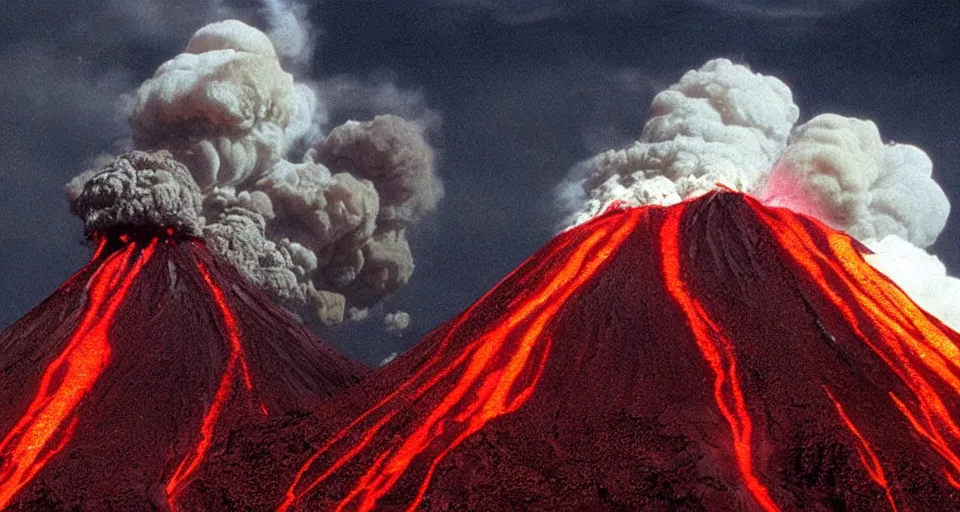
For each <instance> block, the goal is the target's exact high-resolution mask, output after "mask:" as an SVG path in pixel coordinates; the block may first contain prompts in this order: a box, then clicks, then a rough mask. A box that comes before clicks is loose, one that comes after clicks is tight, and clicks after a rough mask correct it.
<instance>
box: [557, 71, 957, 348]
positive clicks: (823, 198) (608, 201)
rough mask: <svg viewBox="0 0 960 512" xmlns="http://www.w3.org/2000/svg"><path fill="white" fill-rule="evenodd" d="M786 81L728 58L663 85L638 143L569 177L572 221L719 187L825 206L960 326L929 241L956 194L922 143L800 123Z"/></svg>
mask: <svg viewBox="0 0 960 512" xmlns="http://www.w3.org/2000/svg"><path fill="white" fill-rule="evenodd" d="M798 118H799V109H798V107H797V106H796V105H795V104H794V103H793V97H792V93H791V91H790V89H789V87H787V85H786V84H784V83H783V82H781V81H780V80H778V79H777V78H775V77H771V76H764V75H762V74H759V73H754V72H752V71H751V70H750V69H749V68H747V67H746V66H742V65H738V64H733V63H732V62H730V61H728V60H726V59H716V60H711V61H709V62H707V63H706V64H704V65H703V66H702V67H701V68H700V69H697V70H692V71H688V72H687V73H686V74H684V75H683V77H682V78H681V79H680V81H679V82H677V83H676V84H674V85H672V86H670V87H669V88H668V89H667V90H665V91H663V92H661V93H660V94H658V95H657V96H656V97H655V98H654V99H653V103H652V105H651V107H650V119H649V120H648V121H647V123H646V125H645V126H644V129H643V132H642V133H641V135H640V137H639V139H638V140H637V141H636V142H634V143H633V144H632V145H631V146H630V147H628V148H625V149H619V150H609V151H605V152H603V153H600V154H598V155H596V156H594V157H593V158H591V159H589V160H587V161H586V162H583V163H581V164H579V165H578V166H577V167H575V168H574V171H573V172H572V173H571V177H570V178H569V179H568V180H567V181H565V182H564V183H562V184H561V186H560V187H559V190H560V199H561V201H562V202H563V203H565V204H564V207H565V208H566V209H567V210H568V213H569V216H568V218H567V220H566V221H565V227H569V226H574V225H578V224H581V223H583V222H585V221H587V220H589V219H591V218H593V217H595V216H597V215H598V214H600V213H602V212H603V211H605V209H606V208H608V207H609V206H610V205H612V204H615V203H617V204H624V205H627V206H637V205H645V204H658V205H672V204H676V203H678V202H680V201H682V200H684V199H689V198H693V197H697V196H700V195H702V194H704V193H706V192H708V191H711V190H716V189H717V188H719V187H727V188H731V189H735V190H740V191H744V192H746V193H749V194H751V195H754V196H756V197H758V198H759V199H761V200H762V201H763V202H764V203H766V204H768V205H770V206H782V207H786V208H789V209H791V210H793V211H796V212H800V213H804V214H807V215H810V216H812V217H815V218H817V219H819V220H821V221H823V222H824V223H826V224H827V225H829V226H831V227H833V228H836V229H840V230H843V231H845V232H847V233H849V234H850V235H852V236H854V237H855V238H857V239H858V240H860V241H861V242H863V243H864V244H865V245H866V246H867V247H869V248H870V249H871V250H872V251H873V252H874V254H871V255H868V256H867V260H868V261H869V262H870V263H871V264H872V265H873V266H874V267H875V268H877V269H878V270H880V271H882V272H884V273H885V274H886V275H887V276H889V277H890V278H891V279H892V280H893V281H894V282H896V283H897V284H898V285H899V286H900V287H901V288H903V289H904V291H906V292H907V293H909V294H910V296H911V298H912V299H913V300H915V301H916V302H917V303H918V304H920V305H921V306H922V307H924V308H925V309H927V310H928V311H929V312H930V313H932V314H934V315H936V316H937V317H939V318H940V319H942V320H943V321H945V322H946V323H948V324H949V325H951V326H952V327H953V328H954V329H960V315H958V314H957V312H956V306H955V305H956V303H957V299H958V297H960V280H958V279H955V278H952V277H949V276H947V275H946V270H945V269H944V267H943V265H942V264H941V263H940V261H939V260H938V259H937V258H936V257H935V256H933V255H930V254H929V253H927V252H926V251H924V250H923V248H925V247H928V246H930V245H931V244H933V242H934V241H935V240H936V238H937V236H938V235H939V234H940V232H941V231H942V230H943V228H944V226H945V224H946V220H947V215H948V213H949V211H950V204H949V202H948V201H947V198H946V195H945V194H944V193H943V190H942V189H941V188H940V187H939V186H938V185H937V183H936V182H934V181H933V178H932V173H933V163H932V162H931V161H930V158H929V157H928V156H927V155H926V153H924V152H923V151H922V150H921V149H919V148H917V147H915V146H911V145H907V144H893V143H889V144H884V142H883V140H882V138H881V136H880V131H879V130H878V128H877V126H876V125H875V124H874V123H873V122H871V121H869V120H861V119H855V118H850V117H844V116H839V115H836V114H822V115H818V116H816V117H814V118H812V119H810V120H809V121H808V122H806V123H804V124H801V125H798V126H794V125H795V123H796V122H797V120H798Z"/></svg>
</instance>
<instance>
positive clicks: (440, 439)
mask: <svg viewBox="0 0 960 512" xmlns="http://www.w3.org/2000/svg"><path fill="white" fill-rule="evenodd" d="M94 239H95V240H96V241H97V244H98V248H97V251H96V254H95V255H94V256H93V258H92V260H91V262H90V263H89V264H88V265H87V266H86V267H85V268H83V269H82V270H80V271H79V272H78V273H77V274H76V275H75V276H73V277H72V278H70V279H69V280H68V281H67V282H66V283H64V285H63V286H62V287H61V288H60V289H59V290H57V291H56V292H55V293H54V294H53V295H52V296H51V297H50V298H49V299H48V300H46V301H45V302H44V303H42V304H41V305H40V306H38V307H37V308H36V309H34V310H33V311H32V312H30V313H29V314H28V315H27V316H26V317H24V318H23V319H22V320H20V321H19V322H17V323H16V324H14V325H13V326H12V327H11V328H10V329H8V330H7V331H6V332H5V333H3V335H2V336H0V407H2V408H3V409H2V413H0V434H2V435H3V438H2V441H0V456H2V459H0V463H2V465H0V508H4V507H6V508H8V509H9V510H17V511H19V510H31V511H32V510H144V509H154V510H188V511H192V510H256V511H259V510H275V511H279V512H282V511H291V510H302V511H325V510H350V511H354V510H454V509H456V510H489V511H502V510H764V511H773V510H871V511H873V510H918V511H919V510H957V509H960V491H958V487H960V423H958V422H960V349H958V346H960V335H958V334H957V333H954V332H953V331H950V330H949V329H948V328H946V327H945V326H944V325H943V324H942V323H940V322H939V321H938V320H936V319H935V318H934V317H932V316H930V315H928V314H926V313H925V312H923V311H922V310H920V309H919V308H918V307H917V306H915V305H914V304H913V303H912V302H911V301H910V300H909V299H908V298H907V297H906V296H905V295H904V294H903V293H902V292H901V291H900V290H899V289H898V288H897V287H896V286H895V285H893V284H892V283H891V281H889V280H888V279H887V278H886V277H884V276H883V275H882V274H880V273H878V272H877V271H875V270H873V268H872V267H870V266H869V265H868V264H867V263H865V262H864V260H863V257H862V254H863V252H864V251H866V249H865V248H864V247H863V246H861V245H860V244H858V243H857V242H855V241H854V240H853V239H851V238H850V237H848V236H846V235H844V234H841V233H839V232H837V231H834V230H831V229H830V228H827V227H826V226H824V225H823V224H820V223H819V222H817V221H815V220H812V219H810V218H808V217H805V216H803V215H800V214H796V213H792V212H790V211H788V210H785V209H779V208H769V207H766V206H763V205H762V204H760V203H759V202H758V201H756V200H755V199H753V198H751V197H748V196H745V195H742V194H739V193H731V192H713V193H709V194H707V195H705V196H702V197H700V198H699V199H695V200H689V201H685V202H682V203H679V204H677V205H674V206H671V207H659V206H647V207H642V208H632V209H618V208H614V209H612V210H610V211H608V212H607V213H605V214H603V215H601V216H599V217H597V218H596V219H594V220H592V221H590V222H587V223H585V224H582V225H580V226H578V227H576V228H574V229H571V230H569V231H567V232H565V233H563V234H561V235H559V236H557V237H556V238H555V239H554V240H553V241H551V242H550V243H548V244H547V245H546V246H545V247H544V248H543V249H542V250H540V251H539V252H537V253H536V254H534V255H533V256H532V257H531V258H530V259H529V260H527V261H526V262H524V263H523V264H522V265H521V266H520V267H519V268H517V269H516V270H515V271H514V272H513V273H512V274H510V275H509V276H508V277H507V278H505V279H504V280H503V281H502V282H501V283H500V284H499V285H498V286H497V287H496V288H494V289H493V290H491V291H490V292H489V293H487V294H486V295H485V296H484V297H482V298H481V299H480V300H478V301H477V302H476V303H475V304H473V305H472V306H471V307H470V308H468V309H467V310H466V311H464V312H463V313H461V314H460V315H458V316H457V317H455V318H454V319H452V320H451V321H449V322H447V323H446V324H444V325H443V326H441V327H440V328H438V329H437V330H435V331H434V332H433V333H431V334H430V335H428V336H427V337H426V338H425V339H423V340H421V341H420V343H419V344H418V345H417V346H416V347H415V348H414V349H412V350H411V351H410V352H409V353H407V354H405V355H403V356H401V357H400V358H398V359H397V360H395V361H394V362H392V363H391V364H389V365H387V366H385V367H383V368H382V369H380V370H379V371H377V372H376V373H373V374H372V375H370V376H368V377H366V378H365V379H364V380H363V381H362V382H360V383H359V384H358V385H356V386H354V387H352V388H351V389H350V390H347V391H344V390H345V389H346V388H347V387H348V386H350V385H351V384H353V383H355V382H357V381H358V380H359V378H360V376H361V374H362V373H363V370H362V369H361V368H359V367H358V366H356V365H353V364H351V363H349V362H347V361H345V360H344V359H342V358H341V357H340V356H338V355H337V354H335V353H334V352H333V351H332V350H331V349H330V348H328V347H326V346H325V345H323V344H322V343H321V342H319V341H318V340H316V339H315V338H314V337H312V336H311V335H310V334H309V333H308V332H307V331H306V330H305V329H304V328H302V327H300V326H299V325H297V324H296V323H295V322H294V321H292V320H291V319H290V318H289V317H288V316H287V314H286V313H284V312H282V311H281V310H279V309H277V308H276V307H274V306H272V305H271V304H270V303H268V301H267V300H266V299H265V298H264V297H262V296H261V295H260V293H259V292H258V291H256V290H255V289H254V288H253V287H252V286H251V285H249V284H247V283H246V282H245V281H244V280H243V279H242V278H241V277H240V275H239V274H238V273H237V272H236V271H235V270H234V269H233V268H232V267H229V266H227V265H226V264H224V263H221V262H220V261H219V260H217V259H216V258H215V257H213V256H212V255H211V253H210V252H209V251H208V250H207V248H206V246H205V245H204V243H203V242H201V241H199V240H198V239H195V238H192V237H190V236H187V235H184V234H181V233H178V232H177V231H176V230H173V229H168V230H161V231H144V230H141V231H138V230H123V229H120V228H112V229H111V230H110V231H108V232H102V233H98V234H95V236H94ZM307 410H308V411H307ZM304 411H307V412H304Z"/></svg>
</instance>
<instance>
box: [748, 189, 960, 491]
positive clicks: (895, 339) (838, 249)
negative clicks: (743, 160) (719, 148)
mask: <svg viewBox="0 0 960 512" xmlns="http://www.w3.org/2000/svg"><path fill="white" fill-rule="evenodd" d="M748 199H749V198H748ZM749 201H750V204H751V205H752V207H753V209H754V211H756V213H757V215H758V216H759V217H760V219H762V220H763V222H765V223H766V224H767V226H768V227H769V228H770V232H771V233H772V234H773V236H775V237H776V238H777V240H778V242H779V243H780V246H781V247H782V248H783V250H784V252H785V253H786V255H787V256H788V257H789V258H790V259H791V260H792V262H793V264H794V265H796V266H797V267H798V268H799V269H801V270H802V271H803V272H804V273H806V274H807V275H809V276H811V278H812V279H813V282H814V283H815V285H816V286H817V287H818V288H819V289H820V291H821V292H822V293H823V294H825V295H826V296H827V297H828V298H829V299H830V301H831V302H832V304H833V305H834V306H836V308H837V310H838V311H840V312H841V314H842V315H843V317H844V318H845V320H846V321H847V323H849V325H850V326H852V328H853V329H854V331H855V333H856V335H857V336H858V337H859V338H860V339H861V340H862V341H863V342H864V343H865V344H866V345H867V346H868V347H870V349H871V350H873V351H874V352H875V353H876V354H877V355H878V356H879V357H880V358H881V359H882V360H883V361H884V362H885V363H886V364H887V365H888V366H889V367H890V369H891V370H892V371H893V372H894V373H895V374H896V375H897V376H898V377H899V378H900V380H901V381H902V382H903V383H904V384H905V385H906V386H907V388H909V389H910V391H911V392H912V393H911V394H912V395H913V396H912V397H910V398H907V397H900V396H897V395H896V394H895V393H893V392H890V393H889V396H890V400H891V401H892V402H893V404H894V405H896V407H897V408H898V409H899V410H900V411H901V412H902V413H903V415H904V417H905V418H906V419H907V420H908V422H909V423H910V425H911V426H912V427H913V429H914V430H915V431H916V432H917V434H918V436H919V437H920V438H922V439H925V440H926V441H927V442H928V443H929V445H930V447H931V448H932V449H933V450H935V451H936V452H937V453H939V454H940V456H941V457H942V458H943V459H944V460H945V461H946V462H947V464H948V465H949V468H944V469H943V476H944V478H945V479H946V481H947V482H948V483H950V485H953V486H954V487H958V486H957V480H958V479H960V456H958V454H957V447H958V446H960V427H958V424H957V421H956V420H955V419H954V418H953V417H952V416H951V414H950V412H949V410H948V409H947V406H946V403H945V397H944V396H943V394H942V393H943V391H949V393H950V394H951V395H952V396H950V397H949V399H950V400H954V401H955V400H957V399H958V398H960V349H958V347H957V345H956V344H955V343H954V342H953V341H952V340H951V338H950V335H949V334H948V332H950V331H949V329H948V328H947V327H946V326H944V325H943V324H942V323H940V322H939V321H937V320H935V319H932V318H931V317H930V316H929V315H928V314H927V313H925V312H924V311H923V310H921V309H920V308H919V307H918V306H917V305H916V304H914V303H913V302H912V301H911V300H910V299H909V298H908V297H907V296H906V295H905V294H904V293H903V292H902V291H901V290H900V289H899V288H898V287H897V286H896V285H895V284H894V283H893V282H892V281H890V280H889V279H888V278H887V277H886V276H884V275H883V274H881V273H880V272H879V271H877V270H875V269H873V267H871V266H870V265H869V264H868V263H866V262H865V261H864V259H863V256H862V254H861V252H860V249H859V248H858V246H857V245H855V242H854V241H853V240H852V239H851V238H850V237H849V236H847V235H844V234H842V233H839V232H836V231H833V230H830V229H829V228H826V227H825V226H823V225H821V224H819V223H818V222H817V221H815V220H813V219H807V220H806V222H809V223H811V225H812V227H811V226H807V225H805V224H804V223H803V222H801V221H800V220H798V217H796V216H795V215H792V214H791V213H790V212H789V211H786V210H782V209H777V208H766V207H763V206H762V205H760V204H759V203H757V202H756V201H755V200H753V199H749ZM811 255H813V256H812V257H811ZM857 312H859V315H858V314H857ZM837 406H838V407H839V406H840V403H839V402H837ZM877 467H879V462H878V466H877ZM874 480H876V479H874ZM891 500H892V498H891ZM891 504H892V502H891Z"/></svg>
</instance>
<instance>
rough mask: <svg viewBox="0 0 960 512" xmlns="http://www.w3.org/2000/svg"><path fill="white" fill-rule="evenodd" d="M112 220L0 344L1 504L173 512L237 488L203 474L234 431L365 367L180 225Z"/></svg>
mask: <svg viewBox="0 0 960 512" xmlns="http://www.w3.org/2000/svg"><path fill="white" fill-rule="evenodd" d="M108 217H109V216H103V215H101V216H99V217H98V218H99V219H101V221H102V220H103V219H106V218H108ZM121 217H123V216H114V217H113V221H109V222H107V221H103V224H104V225H105V226H108V227H107V228H105V230H103V231H94V232H91V233H90V235H91V238H92V239H93V240H94V242H95V244H96V252H95V254H94V255H93V257H92V259H91V260H90V262H89V263H88V264H87V265H86V266H85V267H84V268H82V269H81V270H80V271H78V272H77V273H76V274H74V275H73V276H72V277H71V278H70V279H68V280H67V281H66V282H65V283H63V285H61V286H60V288H59V289H57V290H56V291H55V292H54V293H53V295H51V296H50V297H49V298H48V299H47V300H45V301H44V302H43V303H42V304H40V305H39V306H37V307H36V308H34V309H33V310H32V311H31V312H29V313H28V314H27V315H26V316H25V317H23V318H22V319H20V320H19V321H18V322H16V323H15V324H13V325H12V326H11V327H10V328H9V329H7V330H6V331H5V332H3V334H2V335H0V509H3V510H18V511H19V510H37V511H41V510H42V511H49V510H84V511H87V510H90V511H99V510H151V509H152V510H181V507H180V506H179V505H178V501H179V499H180V496H181V495H182V494H184V493H185V492H186V491H187V490H188V489H190V488H191V487H194V486H200V487H204V488H205V490H211V489H214V488H216V489H223V488H225V486H229V485H240V484H243V483H244V482H231V483H227V482H216V483H215V482H211V481H207V480H205V479H204V478H202V477H201V476H200V474H201V473H202V472H203V470H204V468H206V467H207V466H209V465H211V464H217V463H218V462H217V457H218V456H220V455H222V454H224V453H228V452H230V451H231V450H232V447H231V437H230V436H231V435H232V434H231V433H232V432H233V431H234V430H236V429H237V428H238V427H239V426H241V425H251V424H257V423H262V422H265V421H266V420H268V419H283V418H288V417H290V415H291V414H294V413H298V412H300V413H302V411H305V410H307V409H310V408H313V407H316V406H317V405H318V404H320V403H322V402H323V401H324V400H325V399H328V398H330V397H332V396H334V395H337V394H339V393H341V392H342V391H344V390H345V389H346V388H347V387H348V386H350V385H351V384H354V383H356V382H357V381H358V380H359V377H360V376H361V375H362V374H363V373H364V372H365V370H364V369H363V368H362V367H360V366H359V365H357V364H354V363H352V362H350V361H347V360H346V359H344V358H343V357H342V356H340V355H339V354H337V353H336V352H335V351H334V350H333V349H332V348H331V347H329V346H327V345H325V344H324V343H323V342H321V341H320V340H318V339H317V338H316V337H315V336H314V335H313V334H311V333H310V332H309V331H308V330H307V329H306V328H304V327H303V326H301V325H300V324H299V323H298V322H296V321H295V320H294V319H293V318H292V317H290V315H289V313H287V312H285V311H283V310H282V309H280V308H278V307H277V306H274V305H273V304H272V303H271V302H270V301H269V300H268V299H267V298H266V297H265V296H263V295H262V293H261V292H260V291H259V290H258V289H256V288H255V287H254V286H252V285H251V284H249V283H248V282H247V281H246V280H245V279H244V278H242V277H241V276H240V274H239V273H238V272H237V270H236V269H235V268H233V267H232V266H230V265H228V264H225V263H223V262H222V261H220V260H219V259H218V258H216V257H214V255H213V254H212V253H211V251H210V250H209V249H208V247H207V246H206V244H205V243H204V242H203V241H201V240H200V239H198V238H194V237H192V236H189V235H188V234H185V233H184V232H183V230H185V229H187V228H186V227H184V226H186V224H183V223H176V222H171V223H169V225H168V226H167V227H163V223H162V222H160V221H158V222H160V223H159V224H157V225H153V226H151V223H150V222H140V223H138V224H124V222H126V221H131V220H132V219H126V218H121ZM88 218H90V217H88ZM114 221H116V222H114ZM174 225H177V226H178V227H177V228H174V227H172V226H174ZM88 226H90V223H89V222H88ZM208 485H214V487H213V488H209V487H207V486H208ZM246 490H247V491H253V488H252V487H250V488H246ZM215 508H220V507H215Z"/></svg>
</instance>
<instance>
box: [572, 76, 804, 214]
mask: <svg viewBox="0 0 960 512" xmlns="http://www.w3.org/2000/svg"><path fill="white" fill-rule="evenodd" d="M650 113H651V116H652V117H651V119H650V120H649V121H648V122H647V124H646V126H645V127H644V129H643V133H642V134H641V136H640V139H639V140H638V141H637V142H635V143H634V144H633V145H632V146H631V147H629V148H627V149H622V150H610V151H606V152H604V153H601V154H599V155H597V156H596V157H594V158H593V159H592V160H591V161H590V162H588V163H587V164H585V165H584V166H582V167H581V169H582V170H583V171H586V174H587V175H586V177H582V176H574V178H573V181H574V183H571V184H568V185H573V187H569V186H568V187H567V190H568V192H569V193H570V194H571V195H572V196H573V197H572V198H570V199H571V201H572V202H571V205H570V206H573V207H574V208H575V209H574V211H573V214H572V216H571V217H570V223H572V224H580V223H582V222H584V221H586V220H588V219H590V218H592V217H593V216H595V215H597V214H598V213H600V212H602V211H603V210H605V209H606V208H607V206H609V205H610V204H611V203H613V202H614V201H626V202H627V203H628V204H631V205H641V204H661V205H669V204H675V203H678V202H680V201H681V200H683V199H687V198H689V197H695V196H698V195H701V194H703V193H704V192H707V191H709V190H713V189H715V188H716V184H717V183H718V182H720V183H724V184H725V185H727V186H729V187H732V188H736V189H752V188H754V187H756V185H757V184H758V183H759V181H760V179H761V177H762V176H763V175H764V174H765V173H766V172H767V171H768V169H769V168H770V165H771V164H772V163H773V162H774V161H775V160H776V158H777V157H778V156H779V155H780V153H781V152H782V151H783V148H784V147H785V146H786V142H787V137H788V136H789V135H790V128H791V127H792V126H793V124H794V123H795V122H796V121H797V117H798V116H799V109H798V108H797V106H796V105H794V104H793V99H792V95H791V94H790V89H789V88H788V87H787V86H786V85H785V84H784V83H783V82H781V81H779V80H777V79H776V78H773V77H767V76H763V75H760V74H755V73H752V72H751V71H750V70H749V69H747V68H746V67H744V66H740V65H735V64H733V63H732V62H730V61H728V60H724V59H718V60H712V61H710V62H708V63H706V64H705V65H704V66H703V67H701V68H700V69H699V70H696V71H689V72H687V73H686V74H685V75H683V78H681V79H680V82H679V83H677V84H674V85H672V86H671V87H670V88H669V89H667V90H666V91H663V92H661V93H660V94H658V95H657V96H656V97H655V98H654V100H653V105H652V106H651V108H650ZM581 194H582V195H581ZM577 196H580V197H577Z"/></svg>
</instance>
